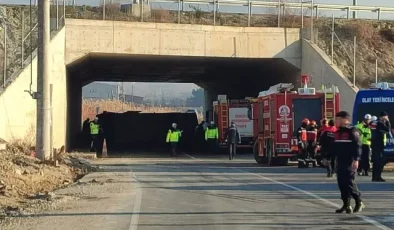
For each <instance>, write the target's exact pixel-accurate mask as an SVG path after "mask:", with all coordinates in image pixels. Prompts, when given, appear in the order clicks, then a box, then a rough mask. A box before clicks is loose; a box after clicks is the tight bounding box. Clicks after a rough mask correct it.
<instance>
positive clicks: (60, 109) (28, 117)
mask: <svg viewBox="0 0 394 230" xmlns="http://www.w3.org/2000/svg"><path fill="white" fill-rule="evenodd" d="M65 35H66V32H65V29H62V30H61V31H59V32H58V33H57V35H56V36H55V37H54V38H53V39H52V41H51V44H50V48H49V50H50V52H51V54H50V73H51V76H50V77H51V78H50V83H51V84H53V103H54V104H53V117H54V119H53V130H54V136H53V142H54V147H56V148H59V147H61V146H63V145H64V143H65V133H66V110H67V104H66V98H67V97H66V88H67V87H66V69H65V65H64V56H65V49H64V48H65ZM31 66H33V71H32V73H33V76H32V79H33V85H32V89H33V91H36V90H37V58H34V59H33V62H32V63H31V64H29V65H27V66H26V67H25V69H24V70H22V72H21V73H20V75H19V77H17V78H16V79H15V80H14V81H13V82H12V83H11V84H10V85H9V86H8V87H7V88H6V90H5V91H4V92H3V93H2V94H1V95H0V127H1V128H0V138H3V139H5V140H7V141H12V140H15V139H26V140H31V141H35V136H36V118H37V116H36V111H37V110H36V104H37V103H36V100H34V99H32V98H31V96H30V95H29V94H28V93H26V92H24V91H25V90H28V89H29V85H30V77H31Z"/></svg>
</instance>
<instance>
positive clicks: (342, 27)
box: [316, 19, 394, 87]
mask: <svg viewBox="0 0 394 230" xmlns="http://www.w3.org/2000/svg"><path fill="white" fill-rule="evenodd" d="M316 25H317V27H318V29H319V39H318V45H319V46H320V47H321V48H322V49H323V50H324V51H325V52H326V53H327V54H328V55H329V56H331V25H332V21H331V20H327V19H321V20H318V21H317V23H316ZM335 32H336V34H337V36H338V38H339V39H338V38H335V39H334V64H335V65H337V66H338V67H339V68H340V69H341V70H342V71H343V73H344V74H345V76H347V77H348V78H349V79H350V80H351V81H353V52H354V49H353V47H354V36H356V39H357V42H356V84H357V85H358V86H359V87H360V86H361V87H368V86H369V85H370V83H372V82H375V69H376V68H375V62H376V59H377V61H378V80H379V81H389V82H394V21H372V20H344V19H341V20H339V19H336V20H335Z"/></svg>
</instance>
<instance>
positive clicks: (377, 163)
mask: <svg viewBox="0 0 394 230" xmlns="http://www.w3.org/2000/svg"><path fill="white" fill-rule="evenodd" d="M375 123H376V125H375V127H374V128H371V131H372V140H371V147H372V181H376V182H385V181H386V180H384V179H383V178H382V171H383V167H384V159H383V152H384V148H385V146H386V144H387V134H388V133H390V131H391V123H390V120H389V114H388V113H387V112H381V113H380V117H379V119H378V120H377V121H376V122H375Z"/></svg>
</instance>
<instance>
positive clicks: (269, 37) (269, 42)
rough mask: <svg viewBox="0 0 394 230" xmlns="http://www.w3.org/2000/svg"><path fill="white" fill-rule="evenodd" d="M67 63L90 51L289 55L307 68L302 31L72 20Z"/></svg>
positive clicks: (68, 28) (224, 55) (267, 56)
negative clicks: (302, 48) (301, 40)
mask: <svg viewBox="0 0 394 230" xmlns="http://www.w3.org/2000/svg"><path fill="white" fill-rule="evenodd" d="M66 29H67V30H66V63H67V64H68V63H71V62H73V61H74V60H76V59H78V58H81V57H83V56H85V55H86V54H89V53H90V52H100V53H118V54H119V53H121V54H147V55H180V56H210V57H248V58H273V57H275V58H284V59H286V60H287V61H289V62H290V63H292V64H293V65H295V66H297V67H299V68H300V67H301V42H300V30H299V29H285V28H257V27H226V26H206V25H189V24H187V25H186V24H169V23H139V22H116V21H102V20H100V21H99V20H98V21H96V20H78V19H67V20H66Z"/></svg>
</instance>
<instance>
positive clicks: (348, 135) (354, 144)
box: [324, 111, 365, 213]
mask: <svg viewBox="0 0 394 230" xmlns="http://www.w3.org/2000/svg"><path fill="white" fill-rule="evenodd" d="M335 123H336V125H337V126H338V127H339V128H338V130H337V131H336V132H335V134H334V143H333V146H332V148H331V149H330V151H329V155H330V156H331V157H332V156H334V157H336V158H337V170H336V171H337V182H338V187H339V190H340V192H341V199H342V201H343V206H342V207H341V208H340V209H338V210H336V211H335V212H336V213H344V212H346V213H352V212H360V211H362V209H363V208H364V207H365V206H364V204H363V202H362V200H361V193H360V192H359V191H358V188H357V184H356V183H355V177H356V174H357V169H358V164H359V160H360V157H361V146H362V145H361V136H360V132H359V131H358V129H357V128H356V127H353V126H351V125H350V115H349V113H348V112H346V111H340V112H338V113H337V114H336V115H335ZM324 164H325V165H327V164H328V162H327V161H324ZM351 198H353V199H354V200H355V201H356V206H355V208H354V211H353V209H352V206H350V201H351Z"/></svg>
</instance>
